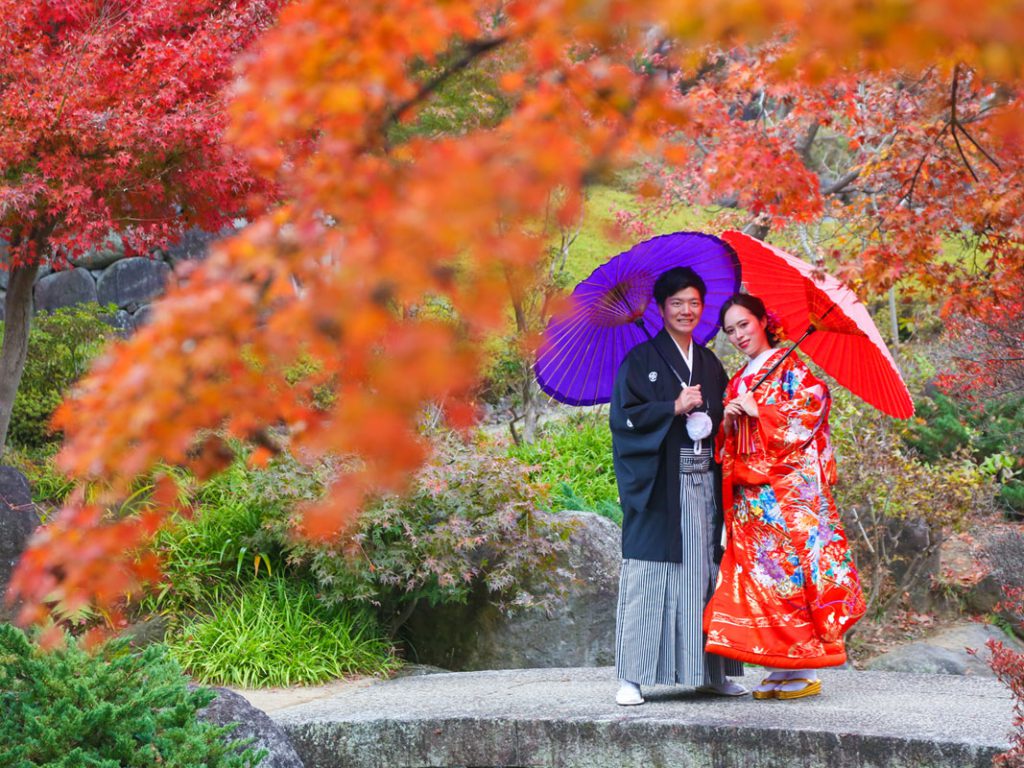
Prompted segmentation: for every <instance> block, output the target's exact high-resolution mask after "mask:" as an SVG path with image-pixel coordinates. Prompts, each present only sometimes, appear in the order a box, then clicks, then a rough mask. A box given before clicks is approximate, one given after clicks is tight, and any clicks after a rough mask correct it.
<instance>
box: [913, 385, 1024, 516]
mask: <svg viewBox="0 0 1024 768" xmlns="http://www.w3.org/2000/svg"><path fill="white" fill-rule="evenodd" d="M915 406H916V408H917V415H916V417H915V418H914V419H913V420H911V421H909V422H907V424H906V426H905V427H904V430H903V439H904V441H905V442H906V443H907V444H908V445H910V446H912V447H913V448H914V449H915V450H916V451H917V452H918V453H920V454H921V456H922V457H923V458H924V459H925V461H928V462H930V463H932V464H941V463H942V462H944V461H946V460H948V459H949V457H951V456H953V455H954V454H956V453H957V452H958V451H960V452H968V453H970V455H971V456H973V458H974V460H975V461H977V462H978V463H979V464H980V465H981V468H982V470H983V471H984V472H985V473H986V474H988V475H990V476H991V477H993V478H994V479H995V481H996V482H997V483H998V484H999V485H1000V486H1001V487H1000V489H999V493H998V500H999V502H1000V504H1001V505H1002V507H1003V508H1004V510H1005V511H1007V512H1010V513H1014V514H1019V513H1020V512H1021V511H1024V504H1022V499H1021V496H1022V492H1021V490H1020V486H1021V482H1020V478H1021V476H1022V475H1024V452H1022V451H1021V449H1020V448H1019V447H1017V446H1020V445H1021V444H1022V441H1024V397H1008V398H1005V399H1003V400H999V401H992V402H989V403H986V407H985V409H984V410H982V409H979V408H976V407H971V406H969V405H966V404H964V403H961V402H958V401H957V400H954V399H952V398H950V397H948V396H946V395H942V394H935V395H932V396H930V397H922V398H920V399H918V400H917V401H916V402H915Z"/></svg>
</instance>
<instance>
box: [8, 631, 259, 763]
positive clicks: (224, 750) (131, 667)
mask: <svg viewBox="0 0 1024 768" xmlns="http://www.w3.org/2000/svg"><path fill="white" fill-rule="evenodd" d="M214 695H215V694H214V693H213V692H212V691H209V690H203V689H196V690H189V688H188V681H187V679H186V678H185V677H184V676H183V675H182V674H181V670H180V669H179V667H178V666H177V664H175V663H174V661H173V660H172V659H170V658H169V657H168V656H167V653H166V649H164V648H163V647H161V646H157V645H151V646H149V647H147V648H146V649H145V650H143V651H141V652H133V651H131V650H129V648H128V647H127V645H126V644H125V643H124V642H123V641H115V642H112V643H108V644H107V645H105V646H103V647H102V648H101V649H100V650H99V651H98V652H97V653H96V654H89V653H86V652H85V651H84V650H82V649H81V648H79V647H78V645H77V644H75V643H74V642H73V641H67V640H66V641H65V642H64V644H63V645H62V646H61V647H60V648H58V649H57V650H55V651H53V652H49V653H47V652H43V651H41V650H40V649H39V648H38V647H36V646H34V645H33V644H32V643H31V642H30V641H29V640H28V638H27V637H26V636H25V635H24V634H23V633H22V632H21V631H20V630H18V629H15V628H14V627H12V626H10V625H7V624H4V625H0V765H3V766H5V768H34V766H48V768H79V767H80V766H90V767H92V768H152V766H155V765H160V766H165V768H190V767H191V766H199V765H201V766H205V768H241V767H242V766H255V765H257V764H259V763H260V762H261V761H262V759H263V757H264V755H265V753H263V752H261V753H259V754H256V753H254V752H253V751H252V750H245V751H244V753H242V754H237V753H236V752H235V748H236V747H238V746H240V742H235V743H228V742H227V740H226V739H224V738H223V737H224V735H225V734H227V733H229V732H230V730H231V729H230V728H222V727H219V726H215V725H212V724H210V723H205V722H202V721H199V720H197V719H196V712H197V710H199V709H201V708H202V707H204V706H206V705H207V704H208V703H209V702H210V701H211V700H212V699H213V698H214Z"/></svg>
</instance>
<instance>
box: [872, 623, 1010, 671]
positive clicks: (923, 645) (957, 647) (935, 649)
mask: <svg viewBox="0 0 1024 768" xmlns="http://www.w3.org/2000/svg"><path fill="white" fill-rule="evenodd" d="M989 640H998V641H999V642H1001V643H1003V644H1004V645H1006V646H1008V647H1011V648H1013V649H1015V650H1017V651H1024V644H1021V643H1020V641H1018V640H1017V639H1015V638H1012V637H1010V636H1009V635H1007V634H1006V633H1005V632H1003V630H1001V629H999V628H998V627H994V626H992V625H990V624H979V623H971V624H965V625H963V626H959V627H954V628H952V629H947V630H945V631H943V632H940V633H939V634H937V635H935V636H933V637H930V638H928V639H926V640H919V641H917V642H914V643H907V644H906V645H902V646H900V647H899V648H896V649H895V650H892V651H889V652H887V653H883V654H882V655H880V656H876V657H875V658H873V659H871V661H869V662H868V663H867V665H866V667H867V668H868V669H871V670H876V671H885V672H924V673H929V674H939V675H975V676H979V677H995V675H994V674H993V673H992V670H991V669H990V668H989V666H988V660H989V659H990V658H991V657H992V654H991V653H990V652H989V651H988V648H987V647H986V643H987V642H988V641H989ZM968 648H971V649H973V650H975V651H977V655H973V654H971V653H968V651H967V649H968Z"/></svg>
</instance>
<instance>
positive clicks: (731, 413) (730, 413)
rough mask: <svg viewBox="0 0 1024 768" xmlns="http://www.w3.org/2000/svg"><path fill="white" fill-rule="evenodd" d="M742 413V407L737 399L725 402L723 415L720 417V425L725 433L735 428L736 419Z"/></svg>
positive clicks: (731, 431) (729, 433)
mask: <svg viewBox="0 0 1024 768" xmlns="http://www.w3.org/2000/svg"><path fill="white" fill-rule="evenodd" d="M742 415H743V407H742V406H741V405H740V403H739V400H738V399H737V400H730V401H729V402H728V403H726V404H725V415H724V416H723V417H722V427H723V428H724V429H725V433H726V434H727V435H731V434H732V433H733V432H734V431H735V430H736V420H737V419H738V418H739V417H740V416H742Z"/></svg>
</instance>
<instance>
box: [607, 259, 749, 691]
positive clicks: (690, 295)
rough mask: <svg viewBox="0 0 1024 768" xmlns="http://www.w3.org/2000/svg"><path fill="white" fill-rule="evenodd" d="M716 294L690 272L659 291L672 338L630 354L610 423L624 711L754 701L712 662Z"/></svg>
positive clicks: (668, 278)
mask: <svg viewBox="0 0 1024 768" xmlns="http://www.w3.org/2000/svg"><path fill="white" fill-rule="evenodd" d="M706 293H707V291H706V288H705V285H704V281H703V280H702V279H701V278H700V276H699V275H698V274H697V273H696V272H694V271H693V270H692V269H690V268H689V267H676V268H674V269H670V270H668V271H667V272H665V273H664V274H662V275H661V276H660V277H659V278H658V280H657V281H656V282H655V284H654V299H655V301H656V302H657V304H658V307H659V309H660V311H661V316H662V320H663V322H664V329H663V330H662V331H660V332H659V333H658V335H657V336H655V337H654V338H653V339H651V340H650V341H646V342H644V343H642V344H639V345H637V346H636V347H634V348H633V349H632V350H630V352H629V353H628V354H627V355H626V358H625V360H624V361H623V363H622V365H621V367H620V368H619V371H618V374H617V376H616V379H615V389H614V391H613V393H612V402H611V412H610V417H609V421H610V425H611V430H612V446H613V451H614V457H613V458H614V464H615V475H616V479H617V481H618V486H619V498H620V502H621V504H622V511H623V523H622V558H623V560H622V576H621V578H620V582H619V603H618V609H617V612H616V613H617V615H616V632H615V635H616V638H615V668H616V672H617V674H618V677H619V683H620V684H619V691H618V694H617V695H616V701H617V702H618V703H619V704H621V705H623V706H629V705H634V704H643V703H644V699H643V695H642V693H641V690H640V686H641V685H655V684H657V685H674V684H679V685H686V686H691V687H695V688H697V689H698V690H701V691H705V692H709V693H716V694H721V695H727V696H740V695H742V694H744V693H746V692H747V691H746V689H745V688H743V687H742V686H740V685H738V684H736V683H734V682H732V681H731V680H728V679H727V678H726V675H727V674H728V675H742V674H743V665H742V664H741V663H740V662H736V661H733V660H730V659H723V658H722V657H720V656H715V655H712V654H705V652H704V644H705V637H704V634H703V630H702V616H703V612H704V606H705V605H706V604H707V601H708V599H709V598H710V597H711V593H712V592H713V591H714V587H715V582H716V580H717V578H718V566H717V563H718V562H719V561H720V560H721V557H722V525H723V522H722V500H721V468H720V467H719V466H718V465H717V464H716V463H715V461H714V437H715V432H716V431H717V430H718V427H719V425H720V424H721V421H722V395H723V393H724V391H725V386H726V384H727V383H728V379H727V378H726V375H725V370H724V369H723V368H722V364H721V362H719V360H718V358H717V357H715V355H714V353H712V352H711V351H710V350H707V349H705V348H704V347H702V346H700V345H699V344H696V343H695V342H694V341H693V331H694V329H695V328H696V327H697V323H698V322H700V318H701V313H702V312H703V310H704V297H705V295H706Z"/></svg>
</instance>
